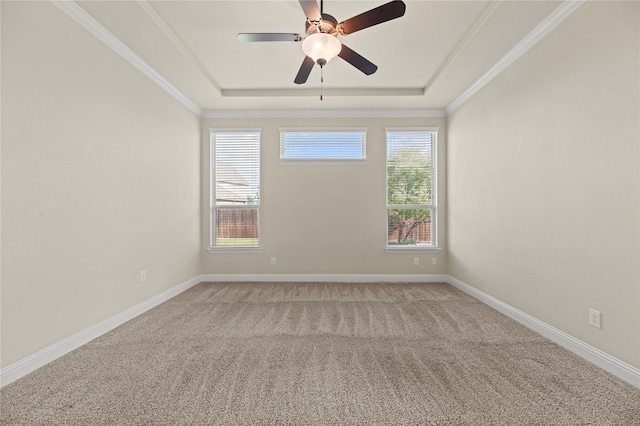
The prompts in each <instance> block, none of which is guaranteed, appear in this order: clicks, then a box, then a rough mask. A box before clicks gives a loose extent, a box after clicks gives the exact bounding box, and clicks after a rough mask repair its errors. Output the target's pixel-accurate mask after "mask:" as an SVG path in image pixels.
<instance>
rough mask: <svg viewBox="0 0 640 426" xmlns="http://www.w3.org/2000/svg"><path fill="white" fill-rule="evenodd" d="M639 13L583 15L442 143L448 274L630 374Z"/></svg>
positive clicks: (590, 7)
mask: <svg viewBox="0 0 640 426" xmlns="http://www.w3.org/2000/svg"><path fill="white" fill-rule="evenodd" d="M639 5H640V3H638V2H588V3H586V4H585V5H583V6H582V7H581V8H580V9H578V10H577V11H576V12H575V13H574V14H573V15H572V16H570V17H569V18H568V19H567V20H566V21H565V22H564V23H563V24H562V25H561V26H559V27H558V28H557V29H555V30H554V31H553V32H552V33H551V34H550V35H549V36H547V37H546V38H545V39H544V40H543V41H542V42H541V43H539V44H538V45H537V46H535V47H534V48H533V49H532V50H531V51H529V52H528V53H526V54H525V56H523V57H522V58H521V59H520V60H518V61H517V62H516V63H515V64H514V65H512V66H511V67H510V68H509V69H507V70H506V71H505V72H504V73H503V74H501V75H500V76H499V77H498V78H496V79H495V80H494V81H493V82H492V83H490V84H489V85H488V86H487V87H485V88H484V89H483V90H482V91H481V92H479V93H477V94H476V95H475V96H474V97H472V98H471V100H470V101H468V102H467V103H466V104H464V106H462V107H461V108H459V109H458V110H456V111H455V112H454V113H453V114H451V115H450V116H449V138H448V157H449V160H448V189H449V191H448V197H449V198H448V210H449V215H448V227H449V228H448V236H449V241H448V265H449V269H448V272H449V274H450V275H452V276H453V277H455V278H457V279H460V280H462V281H464V282H466V283H468V284H470V285H472V286H475V287H477V288H478V289H480V290H482V291H484V292H486V293H488V294H490V295H491V296H494V297H496V298H498V299H500V300H502V301H504V302H506V303H508V304H510V305H512V306H514V307H516V308H518V309H520V310H522V311H524V312H526V313H528V314H530V315H533V316H534V317H536V318H538V319H540V320H542V321H544V322H546V323H548V324H550V325H552V326H554V327H557V328H559V329H560V330H563V331H565V332H567V333H569V334H570V335H572V336H575V337H577V338H578V339H580V340H582V341H584V342H587V343H589V344H592V345H594V346H596V347H597V348H599V349H601V350H603V351H605V352H607V353H609V354H612V355H614V356H616V357H618V358H620V359H622V360H624V361H626V362H628V363H630V364H632V365H634V366H636V367H640V231H639V218H640V209H639V204H640V196H639V195H640V191H639V188H640V173H639V171H640V159H639V155H638V153H639V140H640V134H639V128H640V122H639V117H640V107H639V94H640V92H639V89H640V87H639V81H640V64H639V52H640V49H639V48H640V46H639V40H640V37H639V30H638V29H639V27H640V25H639V17H640V14H639ZM589 308H594V309H597V310H599V311H601V312H602V321H603V322H602V328H601V329H597V328H593V327H591V326H589V325H588V324H587V313H588V309H589Z"/></svg>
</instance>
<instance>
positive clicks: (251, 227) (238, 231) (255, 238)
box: [209, 129, 260, 249]
mask: <svg viewBox="0 0 640 426" xmlns="http://www.w3.org/2000/svg"><path fill="white" fill-rule="evenodd" d="M210 144H211V221H210V224H211V226H210V228H211V238H210V244H209V246H210V249H234V248H258V247H260V232H259V230H260V229H259V216H260V215H259V212H260V130H256V129H249V130H225V129H211V130H210Z"/></svg>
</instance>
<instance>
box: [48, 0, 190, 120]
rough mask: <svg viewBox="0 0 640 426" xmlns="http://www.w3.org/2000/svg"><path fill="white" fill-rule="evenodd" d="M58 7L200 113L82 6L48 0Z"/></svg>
mask: <svg viewBox="0 0 640 426" xmlns="http://www.w3.org/2000/svg"><path fill="white" fill-rule="evenodd" d="M50 1H51V3H53V4H54V5H55V6H56V7H58V9H60V10H61V11H62V12H64V13H65V14H66V15H67V16H69V17H70V18H71V19H73V20H74V21H76V22H77V23H78V24H80V26H82V27H83V28H84V29H85V30H87V31H89V33H91V34H92V35H93V36H95V37H96V38H97V39H98V40H100V41H101V42H103V43H104V44H106V45H107V46H108V47H110V48H111V49H112V50H113V51H114V52H116V53H117V54H118V55H120V56H121V57H122V58H123V59H124V60H125V61H127V62H129V64H131V65H133V67H134V68H135V69H137V70H138V71H140V72H141V73H142V74H144V75H145V76H146V77H147V78H149V79H150V80H151V81H153V82H154V83H156V84H157V85H158V86H160V88H162V89H163V90H164V91H165V92H167V93H168V94H170V95H171V96H173V97H174V98H175V99H177V100H178V102H180V103H181V104H182V105H184V106H185V107H187V109H189V110H190V111H192V112H193V113H194V114H196V115H198V116H199V115H201V114H202V109H201V108H200V107H199V106H198V105H196V104H195V103H194V102H193V101H192V100H191V99H189V98H188V97H187V96H186V95H185V94H184V93H182V92H181V91H180V90H178V89H177V88H176V87H175V86H174V85H173V84H171V82H169V80H167V79H166V78H164V77H163V76H162V75H160V73H158V71H156V70H155V69H154V68H153V67H152V66H151V65H149V64H148V63H147V62H145V61H144V60H143V59H142V58H141V57H140V56H138V55H137V54H136V53H135V52H134V51H133V50H131V49H130V48H129V47H127V45H126V44H124V43H123V42H122V41H120V39H118V38H117V37H116V36H115V35H113V34H112V33H111V32H110V31H109V30H107V29H106V28H105V27H104V26H102V24H100V23H99V22H98V21H96V20H95V19H94V18H93V17H92V16H91V15H89V14H88V13H87V12H86V11H85V10H84V9H83V8H81V7H80V6H78V4H76V3H75V2H74V1H72V0H50Z"/></svg>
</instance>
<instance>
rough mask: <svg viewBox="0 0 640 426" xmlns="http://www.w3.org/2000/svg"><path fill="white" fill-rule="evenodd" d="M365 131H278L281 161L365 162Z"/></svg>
mask: <svg viewBox="0 0 640 426" xmlns="http://www.w3.org/2000/svg"><path fill="white" fill-rule="evenodd" d="M365 139H366V129H332V130H314V129H280V160H281V161H284V162H287V161H313V160H316V161H322V162H326V161H335V162H354V161H355V162H364V160H365V158H366V151H365V146H366V144H365Z"/></svg>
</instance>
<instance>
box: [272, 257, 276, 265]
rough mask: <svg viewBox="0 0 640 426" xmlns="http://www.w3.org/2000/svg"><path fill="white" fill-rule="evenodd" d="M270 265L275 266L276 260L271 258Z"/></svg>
mask: <svg viewBox="0 0 640 426" xmlns="http://www.w3.org/2000/svg"><path fill="white" fill-rule="evenodd" d="M271 264H272V265H275V264H276V258H275V257H272V258H271Z"/></svg>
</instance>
